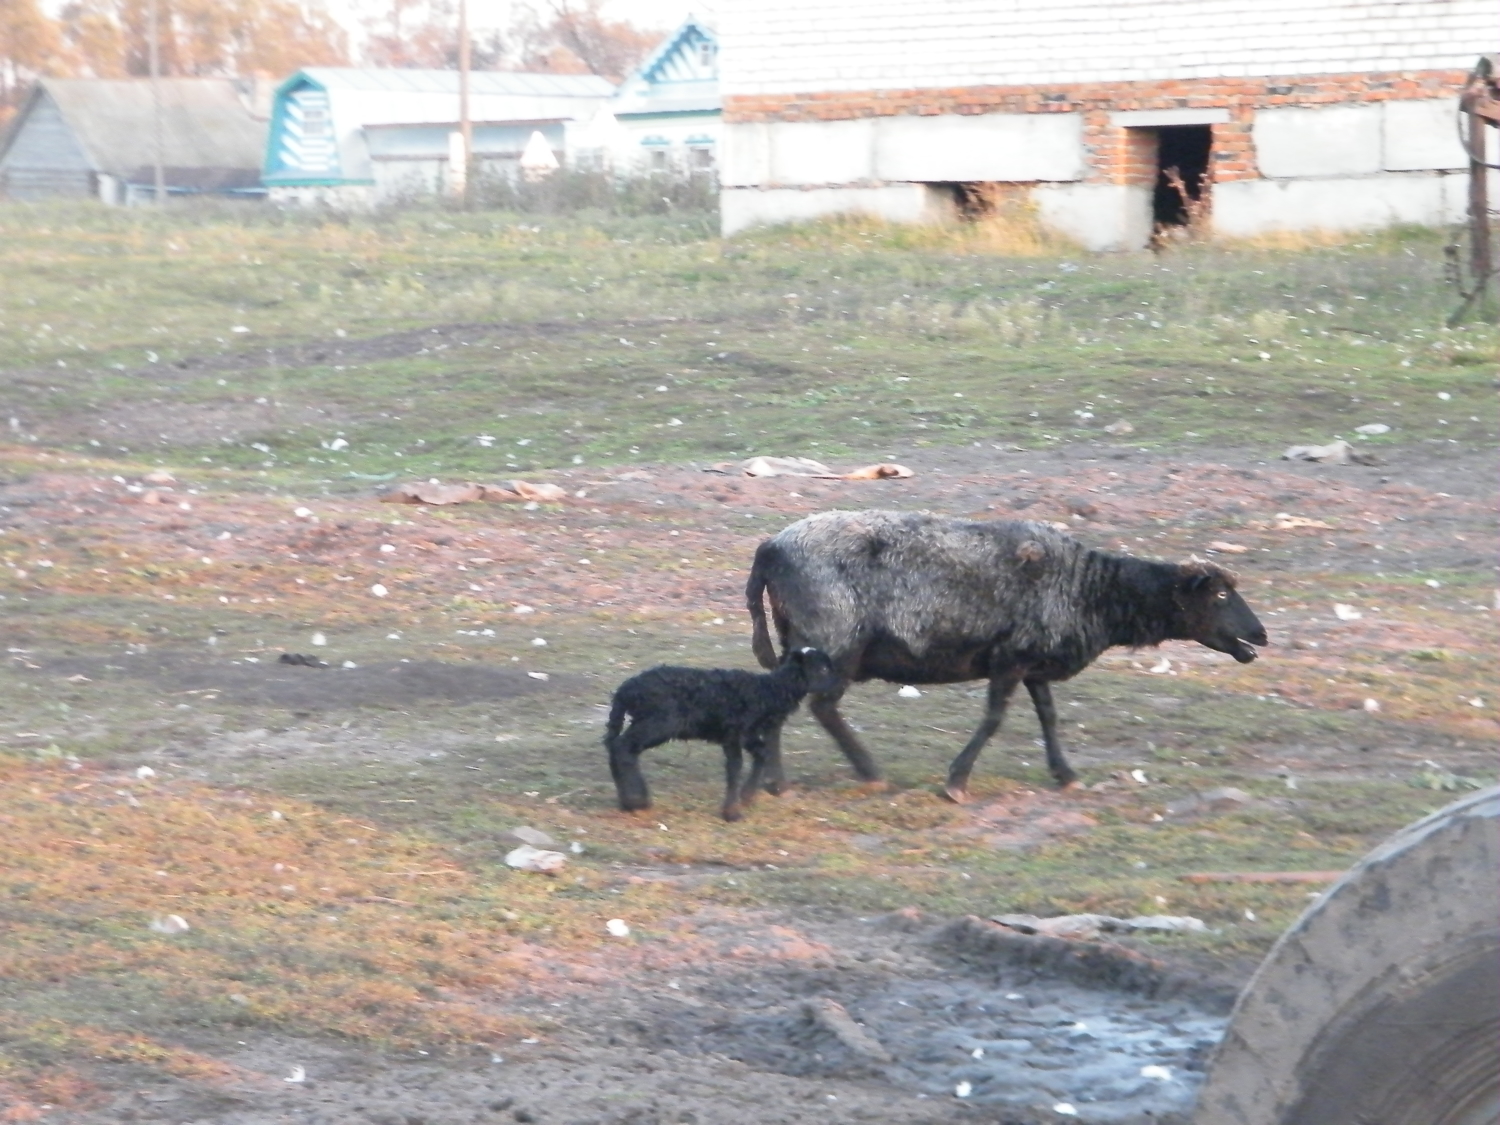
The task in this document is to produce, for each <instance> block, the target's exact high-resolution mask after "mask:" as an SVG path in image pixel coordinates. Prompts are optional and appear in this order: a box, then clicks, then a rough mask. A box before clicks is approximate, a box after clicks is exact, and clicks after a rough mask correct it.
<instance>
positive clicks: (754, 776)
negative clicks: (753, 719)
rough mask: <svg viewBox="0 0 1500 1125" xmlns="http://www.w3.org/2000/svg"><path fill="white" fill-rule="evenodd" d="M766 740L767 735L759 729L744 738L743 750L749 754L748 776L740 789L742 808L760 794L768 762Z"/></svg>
mask: <svg viewBox="0 0 1500 1125" xmlns="http://www.w3.org/2000/svg"><path fill="white" fill-rule="evenodd" d="M767 742H768V736H767V735H766V734H765V733H763V732H760V731H752V732H751V733H750V735H749V736H748V737H747V738H746V739H745V750H746V751H747V752H748V753H749V755H750V776H749V777H747V778H746V779H745V784H744V786H743V787H742V788H741V789H740V805H741V807H742V808H745V807H748V806H749V805H750V804H751V803H752V802H753V801H754V800H755V798H756V797H757V796H758V795H759V794H760V787H761V783H762V781H763V779H764V778H765V775H766V769H767V767H768V766H769V764H770V763H769V760H768V758H769V750H768V746H767Z"/></svg>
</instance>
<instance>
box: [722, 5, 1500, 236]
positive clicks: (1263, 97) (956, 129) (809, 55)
mask: <svg viewBox="0 0 1500 1125" xmlns="http://www.w3.org/2000/svg"><path fill="white" fill-rule="evenodd" d="M720 42H721V53H720V59H719V64H720V74H721V88H722V92H723V95H724V98H725V107H726V115H727V117H728V123H727V124H726V125H725V127H724V133H723V159H722V162H721V163H722V173H721V182H722V184H723V187H724V196H723V208H722V213H723V229H724V232H725V233H726V234H733V233H735V232H736V231H737V230H741V229H744V228H745V227H746V226H750V225H756V224H761V223H776V222H789V221H797V220H799V219H802V218H805V217H807V216H808V215H810V214H827V213H837V212H838V211H840V210H846V211H857V212H863V213H870V214H882V215H885V216H886V217H892V218H893V217H895V214H896V213H898V212H899V213H902V214H910V215H912V216H916V218H915V219H913V220H912V221H920V220H927V219H931V218H933V217H934V216H936V215H938V214H940V209H937V210H935V209H934V208H932V207H930V206H925V205H923V206H918V205H916V204H914V203H910V201H912V200H916V199H918V198H921V195H920V193H919V192H918V193H913V192H903V191H901V190H897V189H898V186H899V185H920V184H939V183H943V182H953V181H959V182H964V181H1003V182H1012V183H1021V184H1027V185H1031V186H1030V192H1031V198H1032V199H1033V201H1034V202H1035V204H1036V206H1037V208H1038V211H1039V213H1040V215H1041V216H1042V218H1043V220H1044V221H1046V222H1047V223H1048V224H1050V225H1052V226H1053V227H1055V228H1056V229H1058V230H1060V231H1063V232H1065V233H1067V234H1068V235H1069V236H1071V237H1073V238H1075V239H1077V240H1078V241H1079V242H1081V243H1082V244H1083V245H1085V246H1087V247H1089V248H1092V249H1098V250H1120V249H1131V248H1136V247H1140V246H1143V245H1145V243H1146V241H1147V240H1148V239H1149V237H1150V235H1151V230H1152V219H1151V190H1150V188H1149V187H1142V186H1139V185H1137V184H1133V183H1128V182H1122V181H1121V180H1120V179H1119V177H1115V176H1111V175H1106V174H1103V172H1102V170H1101V167H1102V166H1101V160H1102V159H1103V158H1101V156H1100V149H1101V147H1108V144H1109V143H1110V142H1109V140H1108V138H1107V137H1106V136H1103V135H1102V134H1101V133H1100V129H1099V121H1100V117H1101V115H1100V114H1099V112H1098V110H1099V108H1100V106H1101V105H1107V106H1108V108H1109V109H1111V110H1117V112H1111V113H1110V114H1109V115H1108V116H1109V118H1110V126H1111V127H1113V128H1115V129H1117V130H1120V131H1122V130H1123V129H1125V128H1157V127H1163V126H1171V125H1186V124H1209V125H1215V126H1222V125H1228V124H1229V123H1231V120H1233V122H1235V123H1237V125H1239V127H1241V128H1243V126H1244V125H1245V124H1248V127H1249V130H1250V145H1249V151H1250V154H1251V155H1253V160H1254V169H1253V170H1252V171H1250V172H1248V173H1244V172H1242V173H1240V174H1238V175H1231V176H1226V177H1225V182H1221V183H1217V184H1215V186H1214V188H1213V215H1212V222H1213V225H1214V228H1215V229H1216V230H1217V231H1219V232H1222V233H1225V234H1231V235H1236V236H1241V235H1254V234H1261V233H1265V232H1267V231H1272V230H1287V229H1293V230H1295V229H1309V228H1319V229H1327V230H1356V229H1364V228H1368V227H1378V226H1384V225H1388V224H1391V223H1418V224H1426V225H1438V224H1445V223H1449V222H1453V221H1456V220H1457V219H1458V218H1459V217H1460V216H1461V214H1462V212H1463V206H1464V203H1463V200H1464V194H1465V191H1466V180H1467V171H1466V169H1467V159H1466V157H1465V155H1464V153H1463V150H1462V147H1461V146H1460V144H1459V143H1458V139H1457V123H1456V113H1457V99H1456V98H1455V97H1452V96H1447V94H1449V93H1451V87H1452V85H1453V79H1452V78H1451V75H1453V74H1454V73H1457V74H1459V75H1460V76H1461V75H1462V73H1463V72H1465V71H1467V70H1468V69H1469V68H1470V67H1471V66H1472V65H1473V64H1474V61H1475V59H1476V58H1477V57H1478V55H1479V54H1481V53H1483V52H1485V51H1488V50H1493V49H1494V48H1495V46H1497V45H1500V21H1497V20H1496V16H1495V9H1494V5H1493V2H1492V0H1318V2H1317V3H1311V4H1310V3H1307V2H1306V0H998V2H997V0H932V2H930V3H926V4H923V5H922V6H921V7H919V8H913V7H911V6H910V5H909V4H898V3H896V2H895V0H825V3H822V4H819V5H816V6H813V7H808V6H806V5H804V4H801V3H793V2H792V0H724V2H723V3H722V4H721V6H720ZM1445 74H1446V75H1449V76H1450V77H1449V78H1447V79H1445V80H1443V81H1446V82H1447V87H1446V88H1445V87H1444V86H1443V85H1442V83H1441V81H1440V82H1438V84H1437V85H1435V86H1434V85H1433V84H1432V83H1433V81H1435V80H1434V79H1433V78H1432V76H1433V75H1445ZM1366 75H1368V76H1370V82H1369V83H1368V84H1362V82H1363V78H1364V76H1366ZM1299 76H1302V77H1303V78H1305V79H1306V81H1305V82H1303V83H1299V82H1298V81H1297V79H1298V77H1299ZM1330 78H1331V79H1333V80H1334V81H1332V82H1329V81H1328V80H1329V79H1330ZM1397 78H1399V79H1404V80H1408V85H1409V88H1408V89H1406V90H1403V91H1394V92H1393V84H1392V79H1397ZM1283 80H1285V81H1283ZM1317 82H1322V83H1323V86H1322V87H1321V88H1320V89H1319V90H1317V91H1316V92H1312V93H1309V91H1310V90H1312V87H1313V86H1314V85H1315V84H1316V83H1317ZM1423 83H1426V85H1425V86H1424V85H1423ZM998 88H1004V89H1009V90H1017V89H1020V90H1025V89H1028V88H1029V89H1037V90H1043V91H1045V90H1049V89H1050V90H1052V91H1055V94H1054V96H1055V99H1056V101H1055V102H1054V104H1052V105H1046V106H1038V107H1036V108H1037V109H1038V110H1040V111H1038V112H1032V111H1031V110H1032V107H1031V106H1027V107H1026V109H1027V111H1026V112H996V111H994V106H993V104H990V105H989V106H986V107H981V106H976V105H975V104H972V99H971V102H970V104H968V105H965V98H966V95H969V94H972V93H975V92H981V91H985V90H989V91H994V90H996V89H998ZM1330 89H1333V90H1335V93H1333V94H1330V92H1329V91H1330ZM1433 95H1443V96H1433ZM1299 96H1302V97H1305V98H1306V99H1307V101H1306V103H1305V104H1303V105H1298V104H1296V99H1297V98H1298V97H1299ZM1393 97H1395V98H1396V100H1386V99H1392V98H1393ZM924 99H926V100H928V101H929V103H930V104H923V102H924ZM1083 101H1087V102H1088V105H1087V106H1081V107H1079V111H1078V112H1070V111H1069V110H1071V109H1073V108H1074V104H1073V103H1076V102H1083ZM1060 103H1064V104H1060ZM893 105H895V106H898V107H899V108H896V109H893V108H892V106H893ZM1058 110H1062V112H1058ZM1088 113H1092V114H1093V117H1092V118H1089V119H1088V120H1090V121H1091V122H1092V124H1091V125H1088V126H1086V123H1085V122H1086V116H1087V114H1088ZM1090 128H1092V129H1093V133H1092V135H1091V134H1090V133H1089V129H1090ZM799 193H807V194H809V195H810V196H811V198H808V199H800V198H798V195H799ZM840 199H843V200H844V201H845V202H844V204H843V205H841V204H840V203H839V200H840ZM897 199H901V200H906V201H908V203H903V204H899V205H898V204H895V203H892V202H891V201H893V200H897Z"/></svg>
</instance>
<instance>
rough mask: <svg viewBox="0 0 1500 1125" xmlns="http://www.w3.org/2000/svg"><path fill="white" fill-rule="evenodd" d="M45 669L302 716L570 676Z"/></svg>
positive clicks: (417, 666)
mask: <svg viewBox="0 0 1500 1125" xmlns="http://www.w3.org/2000/svg"><path fill="white" fill-rule="evenodd" d="M38 672H39V673H40V674H51V675H55V676H61V677H63V678H67V677H68V676H78V675H81V676H87V677H88V678H89V679H90V680H109V679H115V680H121V679H141V680H145V681H148V682H149V683H151V684H152V685H153V686H154V687H157V688H159V689H161V690H164V691H170V692H172V693H174V694H182V693H185V692H192V693H195V694H197V695H198V696H199V697H200V699H201V701H202V702H205V703H211V702H217V703H228V704H238V705H245V706H260V707H278V708H284V709H288V710H302V711H328V710H339V709H343V708H353V707H388V708H395V707H400V706H402V705H404V704H410V703H416V702H418V701H421V700H442V701H444V702H448V703H456V704H464V703H488V702H494V701H497V700H503V699H513V698H515V697H516V696H519V695H527V694H531V693H533V692H539V691H548V690H552V689H554V688H556V687H558V686H566V684H565V683H564V681H567V680H569V679H570V677H566V676H560V677H556V678H554V679H552V680H551V681H546V682H544V681H542V680H537V679H533V678H531V677H530V676H528V675H527V674H526V673H525V672H521V671H516V670H512V669H509V668H492V667H486V666H484V665H479V664H448V663H444V662H442V661H437V660H413V661H410V662H402V661H394V662H388V661H382V662H380V663H378V664H362V665H360V666H358V667H356V668H343V667H330V668H307V667H299V666H292V665H285V664H279V663H276V657H275V656H274V655H272V656H265V657H261V658H259V662H258V663H248V662H242V661H236V660H212V659H203V658H199V657H191V656H186V655H173V654H127V655H123V656H117V657H67V658H63V659H60V660H53V661H49V662H47V663H46V664H45V665H43V666H42V667H41V668H40V669H38Z"/></svg>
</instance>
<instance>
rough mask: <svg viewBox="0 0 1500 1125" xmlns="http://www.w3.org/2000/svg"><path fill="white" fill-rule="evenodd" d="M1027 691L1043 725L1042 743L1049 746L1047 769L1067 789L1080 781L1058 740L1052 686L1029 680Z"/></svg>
mask: <svg viewBox="0 0 1500 1125" xmlns="http://www.w3.org/2000/svg"><path fill="white" fill-rule="evenodd" d="M1026 690H1027V691H1029V692H1030V693H1031V703H1032V706H1034V707H1035V708H1036V717H1037V720H1038V721H1039V722H1040V723H1041V724H1042V741H1043V742H1045V743H1046V744H1047V769H1048V770H1050V771H1051V772H1052V776H1053V778H1054V779H1056V781H1057V787H1058V788H1059V789H1066V788H1068V786H1070V785H1073V784H1074V783H1075V782H1077V781H1078V775H1077V774H1076V773H1074V772H1073V768H1072V767H1071V766H1069V765H1068V759H1067V758H1066V757H1064V756H1063V748H1062V743H1061V742H1059V741H1058V740H1057V707H1056V705H1055V704H1053V702H1052V685H1051V684H1049V683H1048V682H1047V681H1046V680H1027V681H1026Z"/></svg>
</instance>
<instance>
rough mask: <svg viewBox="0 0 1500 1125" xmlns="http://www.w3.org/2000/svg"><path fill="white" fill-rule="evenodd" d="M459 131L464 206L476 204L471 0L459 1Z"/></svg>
mask: <svg viewBox="0 0 1500 1125" xmlns="http://www.w3.org/2000/svg"><path fill="white" fill-rule="evenodd" d="M458 131H459V133H460V134H461V135H462V137H463V149H464V152H463V157H464V181H463V205H464V207H465V208H468V207H471V206H473V203H474V122H473V121H472V120H471V119H470V116H469V0H458Z"/></svg>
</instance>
